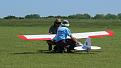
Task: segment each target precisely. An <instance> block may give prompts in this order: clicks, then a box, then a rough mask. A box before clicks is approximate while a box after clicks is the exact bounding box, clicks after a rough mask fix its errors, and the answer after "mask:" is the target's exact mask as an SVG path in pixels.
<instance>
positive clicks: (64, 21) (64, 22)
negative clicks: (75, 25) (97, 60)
mask: <svg viewBox="0 0 121 68" xmlns="http://www.w3.org/2000/svg"><path fill="white" fill-rule="evenodd" d="M61 25H62V26H69V21H68V20H63V22H62V24H61Z"/></svg>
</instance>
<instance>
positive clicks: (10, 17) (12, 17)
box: [3, 15, 17, 19]
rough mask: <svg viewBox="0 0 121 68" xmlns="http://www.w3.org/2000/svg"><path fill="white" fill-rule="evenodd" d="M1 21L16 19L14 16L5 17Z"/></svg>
mask: <svg viewBox="0 0 121 68" xmlns="http://www.w3.org/2000/svg"><path fill="white" fill-rule="evenodd" d="M3 19H17V17H16V16H11V15H10V16H7V17H4V18H3Z"/></svg>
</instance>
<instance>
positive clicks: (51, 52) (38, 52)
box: [12, 50, 102, 55]
mask: <svg viewBox="0 0 121 68" xmlns="http://www.w3.org/2000/svg"><path fill="white" fill-rule="evenodd" d="M99 52H102V51H90V52H86V51H74V52H72V53H67V52H65V53H62V54H97V53H99ZM12 54H15V55H17V54H57V53H56V52H53V51H48V50H38V51H36V52H19V53H12ZM60 54H61V53H60Z"/></svg>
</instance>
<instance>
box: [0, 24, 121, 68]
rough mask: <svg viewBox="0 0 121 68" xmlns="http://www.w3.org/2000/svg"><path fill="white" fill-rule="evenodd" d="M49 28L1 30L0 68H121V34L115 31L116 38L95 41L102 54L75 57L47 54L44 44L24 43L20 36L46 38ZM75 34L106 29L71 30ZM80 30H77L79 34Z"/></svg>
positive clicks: (82, 54)
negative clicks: (41, 35)
mask: <svg viewBox="0 0 121 68" xmlns="http://www.w3.org/2000/svg"><path fill="white" fill-rule="evenodd" d="M48 26H49V25H47V26H38V27H22V26H21V27H0V68H120V67H121V47H120V45H121V39H120V35H121V30H120V28H113V29H112V30H113V31H114V32H115V36H114V37H104V38H95V39H92V42H93V44H94V45H98V46H101V47H102V50H99V51H92V52H91V53H89V54H88V53H86V52H77V53H74V54H68V53H64V54H58V53H48V52H47V51H45V50H47V44H46V42H45V41H24V40H21V39H19V38H18V37H17V36H18V35H20V34H46V33H47V32H48V31H47V30H48V28H49V27H48ZM70 28H71V30H72V32H86V31H99V30H105V29H106V28H98V27H88V28H84V27H74V26H71V27H70ZM77 29H78V30H77Z"/></svg>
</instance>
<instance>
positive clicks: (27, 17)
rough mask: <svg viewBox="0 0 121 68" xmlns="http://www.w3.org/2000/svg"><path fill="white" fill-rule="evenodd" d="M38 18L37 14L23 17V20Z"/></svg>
mask: <svg viewBox="0 0 121 68" xmlns="http://www.w3.org/2000/svg"><path fill="white" fill-rule="evenodd" d="M39 18H40V15H39V14H30V15H26V16H25V19H39Z"/></svg>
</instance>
